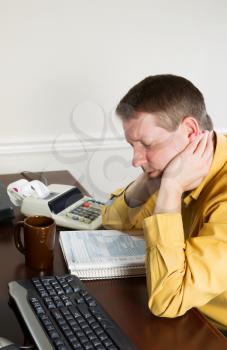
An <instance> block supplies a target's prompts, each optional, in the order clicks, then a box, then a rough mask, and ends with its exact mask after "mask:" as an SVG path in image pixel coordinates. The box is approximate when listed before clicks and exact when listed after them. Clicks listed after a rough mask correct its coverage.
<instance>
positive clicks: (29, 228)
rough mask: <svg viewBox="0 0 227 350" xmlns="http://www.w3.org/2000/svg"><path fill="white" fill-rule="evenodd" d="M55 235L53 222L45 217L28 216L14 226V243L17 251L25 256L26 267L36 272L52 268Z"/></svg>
mask: <svg viewBox="0 0 227 350" xmlns="http://www.w3.org/2000/svg"><path fill="white" fill-rule="evenodd" d="M22 231H23V234H24V240H23V243H22V239H21V232H22ZM55 235H56V224H55V221H54V220H53V219H52V218H48V217H46V216H40V215H36V216H30V217H27V218H26V219H25V220H24V221H19V222H18V223H17V224H16V226H15V230H14V241H15V245H16V247H17V249H18V250H19V251H20V252H21V253H22V254H24V255H25V263H26V265H28V266H29V267H31V268H33V269H36V270H50V269H51V268H52V267H53V258H54V244H55Z"/></svg>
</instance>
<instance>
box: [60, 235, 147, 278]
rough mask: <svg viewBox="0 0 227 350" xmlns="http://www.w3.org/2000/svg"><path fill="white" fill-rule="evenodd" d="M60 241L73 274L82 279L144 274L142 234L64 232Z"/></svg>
mask: <svg viewBox="0 0 227 350" xmlns="http://www.w3.org/2000/svg"><path fill="white" fill-rule="evenodd" d="M59 241H60V245H61V248H62V252H63V255H64V257H65V261H66V264H67V266H68V269H69V271H70V273H71V274H75V275H77V276H78V277H79V278H81V279H87V280H89V279H90V280H92V279H108V278H122V277H133V276H143V275H145V263H144V261H145V242H144V239H143V236H142V235H134V234H133V233H132V234H131V233H130V234H129V233H125V232H121V231H118V230H97V231H96V230H95V231H61V232H60V239H59Z"/></svg>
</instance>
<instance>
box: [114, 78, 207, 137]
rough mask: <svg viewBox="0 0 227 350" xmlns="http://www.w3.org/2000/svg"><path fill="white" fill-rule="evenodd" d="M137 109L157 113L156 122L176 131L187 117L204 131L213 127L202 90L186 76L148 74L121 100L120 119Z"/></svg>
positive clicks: (117, 110) (129, 115)
mask: <svg viewBox="0 0 227 350" xmlns="http://www.w3.org/2000/svg"><path fill="white" fill-rule="evenodd" d="M135 112H147V113H155V114H156V116H157V118H156V119H157V120H156V122H157V125H159V126H161V127H163V128H165V129H167V130H169V131H173V130H176V129H177V127H178V126H179V124H180V122H181V120H182V119H183V118H184V117H187V116H192V117H194V118H195V119H196V120H197V121H198V124H199V126H200V127H201V128H202V129H204V130H213V123H212V120H211V118H210V117H209V115H208V114H207V112H206V106H205V102H204V98H203V95H202V93H201V92H200V91H199V89H197V87H195V86H194V85H193V84H192V83H191V82H190V81H189V80H187V79H186V78H183V77H180V76H176V75H172V74H162V75H153V76H149V77H147V78H145V79H143V80H142V81H140V82H139V83H138V84H136V85H135V86H133V87H132V88H131V89H130V90H129V91H128V93H127V94H126V95H125V96H124V97H123V98H122V100H121V101H120V102H119V104H118V106H117V109H116V113H117V114H118V115H119V116H120V117H121V119H123V120H126V119H129V118H133V116H134V113H135Z"/></svg>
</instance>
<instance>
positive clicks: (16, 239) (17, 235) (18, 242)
mask: <svg viewBox="0 0 227 350" xmlns="http://www.w3.org/2000/svg"><path fill="white" fill-rule="evenodd" d="M22 227H23V229H24V221H18V222H17V224H16V226H15V229H14V242H15V245H16V248H17V249H18V250H19V251H20V252H21V253H22V254H25V248H24V246H23V243H22V241H21V228H22Z"/></svg>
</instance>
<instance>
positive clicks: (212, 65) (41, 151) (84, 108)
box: [0, 0, 227, 197]
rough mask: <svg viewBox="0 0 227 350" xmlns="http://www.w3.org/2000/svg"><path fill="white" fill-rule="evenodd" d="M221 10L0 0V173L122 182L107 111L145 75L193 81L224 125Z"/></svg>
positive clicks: (101, 187)
mask: <svg viewBox="0 0 227 350" xmlns="http://www.w3.org/2000/svg"><path fill="white" fill-rule="evenodd" d="M226 18H227V2H226V1H225V0H216V1H213V0H200V1H198V0H197V1H196V0H191V1H182V0H172V1H168V0H159V1H154V0H147V1H146V0H140V1H136V0H91V1H89V0H0V118H1V127H0V159H1V163H0V164H1V166H0V173H9V172H18V171H21V170H40V169H41V170H54V169H68V170H70V171H71V172H72V173H73V174H74V175H75V176H76V177H77V178H79V179H80V180H81V182H82V183H83V184H84V186H85V187H87V188H88V190H89V191H90V192H91V193H93V194H97V195H98V196H101V197H103V196H105V194H106V193H108V192H109V191H111V189H114V188H115V187H118V186H120V185H121V184H126V183H127V182H128V181H130V180H131V179H132V178H133V177H135V176H136V174H138V171H136V170H133V169H132V168H131V167H130V164H129V160H130V152H131V151H130V150H129V148H128V147H127V145H126V144H125V143H124V141H123V138H122V131H121V128H120V123H119V122H118V121H117V118H116V117H115V115H114V113H113V111H114V108H115V106H116V103H117V102H118V101H119V99H120V98H121V97H122V96H123V94H124V93H125V92H126V91H127V90H128V89H129V88H130V87H131V86H132V85H134V84H135V83H137V82H138V81H139V80H141V79H142V78H144V77H145V76H147V75H150V74H158V73H173V74H179V75H183V76H185V77H187V78H189V79H190V80H192V82H194V83H195V84H196V85H197V86H198V87H199V88H200V89H201V91H202V92H203V93H204V96H205V99H206V102H207V109H208V112H209V114H210V115H211V116H212V118H213V120H214V124H215V127H216V129H220V130H227V118H226V107H225V101H226V95H227V93H226V89H225V82H226V79H227V65H226V60H227V43H226V42H227V41H226V38H227V21H226ZM115 155H116V157H115Z"/></svg>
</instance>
